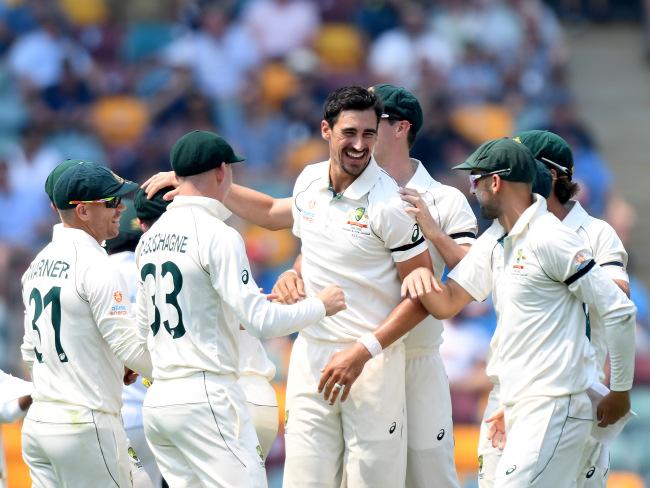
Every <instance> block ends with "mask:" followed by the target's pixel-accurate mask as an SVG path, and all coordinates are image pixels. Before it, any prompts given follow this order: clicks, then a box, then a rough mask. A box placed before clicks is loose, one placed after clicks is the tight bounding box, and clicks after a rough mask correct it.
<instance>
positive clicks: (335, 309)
mask: <svg viewBox="0 0 650 488" xmlns="http://www.w3.org/2000/svg"><path fill="white" fill-rule="evenodd" d="M316 297H317V298H319V299H320V301H321V302H323V305H325V315H327V316H328V317H329V316H330V315H334V314H336V313H339V312H340V311H341V310H345V309H346V308H347V305H346V304H345V293H343V290H342V289H341V287H340V286H338V285H329V286H327V287H325V288H324V289H323V290H322V291H321V292H320V293H319V294H318V295H316Z"/></svg>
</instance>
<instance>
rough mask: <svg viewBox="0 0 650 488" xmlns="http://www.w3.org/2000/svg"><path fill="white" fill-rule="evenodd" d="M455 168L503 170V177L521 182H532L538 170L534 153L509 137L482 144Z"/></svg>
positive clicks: (487, 171)
mask: <svg viewBox="0 0 650 488" xmlns="http://www.w3.org/2000/svg"><path fill="white" fill-rule="evenodd" d="M453 169H462V170H467V171H472V170H481V171H485V172H486V173H491V172H494V171H503V173H500V174H499V176H500V177H501V179H503V180H506V181H512V182H521V183H532V182H533V180H534V179H535V172H536V170H535V158H534V157H533V153H531V152H530V150H529V149H528V148H527V147H526V146H524V145H523V144H521V143H519V142H516V141H514V140H512V139H510V138H509V137H503V138H501V139H494V140H492V141H488V142H485V143H483V144H481V145H480V146H479V147H478V149H477V150H476V151H474V152H473V153H472V154H471V155H470V156H469V157H468V158H467V159H466V160H465V162H464V163H461V164H459V165H457V166H454V167H453Z"/></svg>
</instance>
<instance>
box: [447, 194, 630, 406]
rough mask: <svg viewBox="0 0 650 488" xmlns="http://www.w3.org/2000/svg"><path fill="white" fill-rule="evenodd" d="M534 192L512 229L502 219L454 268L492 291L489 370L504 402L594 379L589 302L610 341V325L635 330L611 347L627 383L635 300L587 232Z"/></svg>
mask: <svg viewBox="0 0 650 488" xmlns="http://www.w3.org/2000/svg"><path fill="white" fill-rule="evenodd" d="M534 199H535V201H534V203H533V204H532V205H531V206H530V207H528V208H527V209H526V210H525V211H524V212H523V213H522V215H521V216H520V217H519V219H518V220H517V222H516V223H515V225H514V227H513V228H512V230H511V231H510V233H509V234H507V235H506V232H505V231H504V229H503V227H502V226H501V224H499V222H498V220H495V221H494V223H493V224H492V226H491V227H490V228H489V229H488V230H487V231H485V232H484V233H483V235H482V236H481V237H479V238H478V239H477V241H476V243H475V244H474V246H472V248H471V250H470V251H469V252H468V254H467V255H466V256H465V258H464V259H463V260H462V261H461V262H460V263H459V264H458V266H456V267H455V268H454V269H453V270H452V271H451V272H450V274H449V278H450V279H453V280H454V281H456V282H457V283H458V284H459V285H460V286H462V287H463V288H464V289H465V290H467V292H468V293H469V294H470V295H471V296H472V297H473V298H474V299H475V300H479V301H482V300H485V299H486V298H487V297H488V295H489V294H490V293H492V297H493V301H494V306H495V310H496V313H497V331H496V333H495V337H496V336H497V335H498V340H497V341H496V349H495V350H493V351H492V353H491V355H490V357H489V359H488V366H487V370H486V372H487V374H488V376H496V377H497V379H498V382H499V383H500V395H501V403H502V404H504V405H511V404H513V403H515V402H516V401H517V400H518V399H520V398H523V397H527V396H535V395H541V396H561V395H567V394H573V393H578V392H582V391H585V390H586V389H587V388H588V387H589V386H590V385H591V384H592V383H593V382H594V380H595V379H596V377H597V373H596V363H595V358H594V353H593V350H592V348H591V346H590V344H589V341H588V339H587V336H586V333H585V332H586V317H585V314H584V311H583V309H582V303H588V304H589V305H590V306H593V307H596V308H597V309H598V312H599V313H600V314H601V316H602V317H603V320H604V323H605V328H606V329H607V334H608V343H611V341H610V340H609V339H610V337H609V334H610V333H612V334H619V335H621V336H624V337H630V335H629V334H630V331H631V333H632V341H631V343H630V341H626V342H621V343H619V344H618V345H617V347H616V350H615V351H612V386H613V389H615V390H625V389H628V388H629V387H630V386H631V384H632V375H633V370H634V354H633V350H634V349H633V347H634V341H633V333H634V315H635V307H634V305H633V304H632V302H630V301H629V300H628V299H627V297H626V296H625V295H624V294H623V293H622V292H621V291H620V289H619V288H618V287H617V286H616V285H615V284H614V283H613V282H612V281H611V279H609V277H607V276H606V274H605V273H604V272H603V271H602V270H601V269H600V267H598V266H595V262H594V260H593V259H592V257H591V254H590V253H589V251H588V250H587V248H586V247H585V246H584V243H583V242H582V241H581V239H580V238H579V237H578V236H577V235H576V234H575V233H574V232H572V231H571V230H570V229H568V228H567V227H566V226H564V225H563V224H562V223H561V222H560V221H559V220H558V219H557V218H556V217H555V216H554V215H552V214H551V213H549V212H548V211H547V210H546V201H545V200H544V199H543V198H542V197H540V196H539V195H534ZM630 344H631V346H632V350H629V347H630ZM610 350H611V348H610ZM630 356H631V357H630ZM628 385H629V386H628Z"/></svg>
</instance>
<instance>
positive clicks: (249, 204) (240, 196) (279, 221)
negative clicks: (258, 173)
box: [224, 185, 293, 230]
mask: <svg viewBox="0 0 650 488" xmlns="http://www.w3.org/2000/svg"><path fill="white" fill-rule="evenodd" d="M287 200H288V202H287ZM224 203H225V205H226V207H228V209H229V210H230V211H232V212H233V213H234V214H236V215H238V216H239V217H241V218H243V219H245V220H247V221H249V222H251V223H253V224H255V225H259V226H261V227H264V228H266V229H269V230H279V229H289V228H291V226H292V225H293V216H292V214H291V199H287V198H282V199H276V198H273V197H272V196H270V195H267V194H265V193H262V192H259V191H256V190H252V189H251V188H246V187H245V186H241V185H232V187H231V189H230V191H229V192H228V195H227V197H226V199H225V201H224Z"/></svg>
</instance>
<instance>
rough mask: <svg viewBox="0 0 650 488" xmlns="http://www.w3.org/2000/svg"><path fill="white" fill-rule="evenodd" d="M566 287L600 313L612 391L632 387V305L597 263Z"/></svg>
mask: <svg viewBox="0 0 650 488" xmlns="http://www.w3.org/2000/svg"><path fill="white" fill-rule="evenodd" d="M569 290H570V291H571V292H573V293H574V294H575V295H576V297H577V298H578V299H579V300H581V301H582V302H584V303H586V304H588V305H589V307H590V310H595V311H596V313H598V315H599V316H600V318H601V320H602V322H603V325H604V330H605V341H606V344H607V350H608V351H609V357H610V364H611V379H610V385H611V390H613V391H627V390H629V389H630V388H632V380H633V377H634V349H635V348H634V342H635V339H634V335H635V327H636V322H635V317H636V307H635V306H634V304H633V303H632V302H631V301H630V300H629V299H628V298H627V297H626V296H625V294H624V293H623V292H622V291H621V290H620V289H619V288H618V286H616V285H615V284H614V283H613V282H612V280H611V279H609V277H608V276H607V275H606V274H605V273H604V272H603V271H602V269H601V268H599V267H598V266H596V267H594V268H593V269H592V270H591V271H590V272H588V273H587V274H586V275H585V276H583V277H581V278H580V279H578V280H577V281H576V282H574V283H572V284H571V285H570V286H569Z"/></svg>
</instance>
